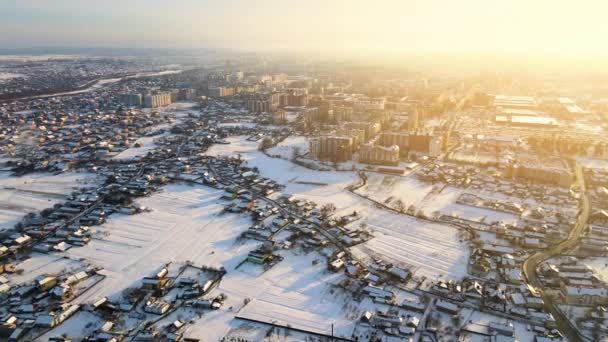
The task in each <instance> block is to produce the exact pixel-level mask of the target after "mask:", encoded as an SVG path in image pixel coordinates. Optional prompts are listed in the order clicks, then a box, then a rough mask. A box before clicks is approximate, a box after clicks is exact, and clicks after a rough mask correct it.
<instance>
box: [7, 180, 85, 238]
mask: <svg viewBox="0 0 608 342" xmlns="http://www.w3.org/2000/svg"><path fill="white" fill-rule="evenodd" d="M95 182H96V181H95V176H94V175H91V174H86V173H64V174H59V175H52V174H45V173H33V174H28V175H25V176H22V177H12V176H10V175H9V174H8V173H1V174H0V230H3V229H6V228H10V227H12V226H13V225H15V224H16V223H17V222H19V221H20V220H21V218H22V217H23V216H24V215H26V214H28V213H32V212H34V213H36V212H39V211H41V210H43V209H46V208H50V207H52V206H53V205H54V204H55V203H58V202H61V201H63V200H64V199H65V196H66V195H68V194H69V193H70V192H72V190H74V189H75V188H78V187H83V186H87V185H93V184H95Z"/></svg>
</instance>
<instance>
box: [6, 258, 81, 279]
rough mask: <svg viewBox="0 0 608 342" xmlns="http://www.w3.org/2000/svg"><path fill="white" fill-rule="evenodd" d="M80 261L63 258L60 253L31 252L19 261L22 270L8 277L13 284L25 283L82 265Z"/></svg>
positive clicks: (19, 267) (69, 270) (77, 268)
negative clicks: (28, 256)
mask: <svg viewBox="0 0 608 342" xmlns="http://www.w3.org/2000/svg"><path fill="white" fill-rule="evenodd" d="M84 265H85V264H83V263H82V262H80V261H76V260H72V259H69V258H64V257H62V256H61V255H51V254H40V253H33V254H32V255H31V257H30V258H29V259H27V260H25V261H23V262H20V263H19V266H18V269H19V270H22V272H19V273H14V274H11V275H10V277H9V279H10V282H11V283H12V284H13V285H20V284H25V283H28V282H31V281H33V280H34V279H35V278H36V277H38V276H42V275H57V274H62V273H67V272H72V271H74V270H80V269H82V268H83V267H84Z"/></svg>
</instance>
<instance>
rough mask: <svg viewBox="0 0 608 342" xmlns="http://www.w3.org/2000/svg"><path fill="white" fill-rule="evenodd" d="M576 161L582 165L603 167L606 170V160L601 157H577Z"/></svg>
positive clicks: (592, 167)
mask: <svg viewBox="0 0 608 342" xmlns="http://www.w3.org/2000/svg"><path fill="white" fill-rule="evenodd" d="M577 161H578V162H579V163H581V165H583V166H584V167H588V168H590V169H603V170H608V160H603V159H591V158H577Z"/></svg>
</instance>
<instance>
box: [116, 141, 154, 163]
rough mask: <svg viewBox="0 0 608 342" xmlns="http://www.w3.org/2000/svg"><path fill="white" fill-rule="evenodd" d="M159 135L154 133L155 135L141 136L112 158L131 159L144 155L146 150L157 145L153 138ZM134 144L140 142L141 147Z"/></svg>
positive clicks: (150, 149) (148, 150)
mask: <svg viewBox="0 0 608 342" xmlns="http://www.w3.org/2000/svg"><path fill="white" fill-rule="evenodd" d="M160 137H161V136H160V135H156V136H152V137H143V138H139V139H137V140H136V141H135V143H133V146H131V147H129V148H128V149H126V150H124V151H122V152H120V153H119V154H117V155H115V156H114V157H113V158H112V159H116V160H131V159H140V158H142V157H145V156H146V154H148V152H150V151H152V150H153V149H155V148H156V147H158V146H157V145H156V144H155V143H154V140H155V139H158V138H160ZM135 144H140V145H142V146H141V147H135V146H134V145H135Z"/></svg>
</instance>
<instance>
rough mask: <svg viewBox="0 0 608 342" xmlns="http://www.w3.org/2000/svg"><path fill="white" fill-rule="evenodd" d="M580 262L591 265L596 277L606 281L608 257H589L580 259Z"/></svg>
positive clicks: (607, 276) (607, 280)
mask: <svg viewBox="0 0 608 342" xmlns="http://www.w3.org/2000/svg"><path fill="white" fill-rule="evenodd" d="M582 262H583V263H584V264H585V265H588V266H589V267H591V268H592V269H593V273H595V274H597V276H598V278H600V279H601V280H602V281H604V282H608V257H589V258H584V259H582Z"/></svg>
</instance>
